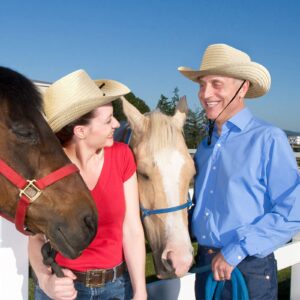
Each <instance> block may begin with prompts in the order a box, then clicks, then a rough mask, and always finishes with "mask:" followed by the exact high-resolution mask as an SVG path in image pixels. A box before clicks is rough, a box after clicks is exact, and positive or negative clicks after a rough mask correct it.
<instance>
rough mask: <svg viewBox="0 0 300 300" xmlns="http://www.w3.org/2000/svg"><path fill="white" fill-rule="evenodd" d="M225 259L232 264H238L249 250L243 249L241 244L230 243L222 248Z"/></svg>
mask: <svg viewBox="0 0 300 300" xmlns="http://www.w3.org/2000/svg"><path fill="white" fill-rule="evenodd" d="M221 253H222V254H223V256H224V258H225V260H226V261H227V263H229V264H230V265H231V266H233V267H235V266H237V265H238V264H239V263H240V262H241V261H242V260H243V259H244V258H245V257H246V256H247V252H246V251H245V250H243V249H242V247H241V246H240V244H229V245H227V246H226V247H223V248H222V250H221Z"/></svg>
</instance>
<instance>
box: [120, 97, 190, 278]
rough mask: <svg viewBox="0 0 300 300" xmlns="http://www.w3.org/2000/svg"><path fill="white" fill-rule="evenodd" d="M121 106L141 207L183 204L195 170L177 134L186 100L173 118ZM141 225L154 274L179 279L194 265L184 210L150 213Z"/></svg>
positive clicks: (126, 103) (185, 110)
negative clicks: (128, 129) (129, 132)
mask: <svg viewBox="0 0 300 300" xmlns="http://www.w3.org/2000/svg"><path fill="white" fill-rule="evenodd" d="M122 102H123V108H124V112H125V114H126V116H127V118H128V121H129V123H130V126H131V128H132V129H133V136H132V139H131V144H132V149H133V152H134V154H135V158H136V162H137V173H138V183H139V195H140V203H141V206H142V207H143V208H147V209H150V210H154V209H164V208H168V207H176V206H179V205H182V204H184V203H186V201H187V198H188V189H189V183H190V181H191V179H192V177H193V175H194V173H195V168H194V163H193V160H192V158H191V156H190V154H189V152H188V149H187V147H186V144H185V141H184V138H183V134H182V129H183V125H184V122H185V119H186V114H187V110H188V109H187V104H186V100H185V98H184V99H181V100H180V102H179V104H178V106H177V109H176V112H175V115H174V116H173V117H169V116H166V115H164V114H162V113H160V112H158V111H155V112H152V113H150V114H148V115H142V114H141V113H140V112H139V111H138V110H137V109H136V108H135V107H134V106H132V105H131V104H130V103H129V102H127V101H126V99H125V98H122ZM143 221H144V222H143V223H144V227H145V229H146V234H147V239H148V241H149V243H150V246H151V249H152V252H153V258H154V265H155V269H156V273H157V276H158V277H159V278H171V277H174V276H182V275H184V274H185V273H186V272H187V271H188V269H189V267H190V266H191V264H192V261H193V248H192V245H191V241H190V238H189V234H188V224H187V209H182V210H179V211H176V212H170V213H163V214H154V215H150V216H147V217H145V218H144V220H143Z"/></svg>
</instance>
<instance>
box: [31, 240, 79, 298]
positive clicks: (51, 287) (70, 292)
mask: <svg viewBox="0 0 300 300" xmlns="http://www.w3.org/2000/svg"><path fill="white" fill-rule="evenodd" d="M44 243H45V239H44V236H43V235H41V234H37V235H35V236H32V237H29V245H28V253H29V261H30V264H31V267H32V268H33V270H34V273H35V275H36V277H37V279H38V283H39V287H40V288H41V289H42V290H43V291H44V293H46V294H47V296H48V297H50V298H52V299H56V300H73V299H76V296H77V291H76V290H75V288H74V283H73V280H74V279H75V278H76V277H75V275H74V274H73V273H72V272H71V271H70V270H67V269H63V272H64V275H65V277H64V278H58V277H56V275H54V274H52V272H51V269H50V268H49V267H47V266H45V265H44V263H43V258H42V253H41V248H42V246H43V244H44Z"/></svg>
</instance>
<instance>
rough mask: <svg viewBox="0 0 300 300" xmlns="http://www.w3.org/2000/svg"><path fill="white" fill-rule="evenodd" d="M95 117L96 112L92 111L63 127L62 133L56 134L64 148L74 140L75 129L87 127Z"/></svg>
mask: <svg viewBox="0 0 300 300" xmlns="http://www.w3.org/2000/svg"><path fill="white" fill-rule="evenodd" d="M93 117H94V111H93V110H92V111H90V112H88V113H87V114H85V115H83V116H82V117H80V118H78V119H77V120H75V121H73V122H71V123H69V124H68V125H66V126H65V127H63V128H62V129H61V130H60V131H58V132H56V133H55V135H56V137H57V138H58V139H59V141H60V143H61V145H62V146H66V145H67V144H68V143H69V142H70V141H71V139H72V137H73V135H74V127H75V126H78V125H87V124H89V123H90V120H91V119H92V118H93Z"/></svg>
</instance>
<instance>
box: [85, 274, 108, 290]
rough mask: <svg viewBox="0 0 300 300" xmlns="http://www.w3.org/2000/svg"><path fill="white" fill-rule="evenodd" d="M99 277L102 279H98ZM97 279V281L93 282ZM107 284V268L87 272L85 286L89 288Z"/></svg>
mask: <svg viewBox="0 0 300 300" xmlns="http://www.w3.org/2000/svg"><path fill="white" fill-rule="evenodd" d="M98 278H99V279H100V278H101V280H99V281H98ZM93 281H97V283H95V282H93ZM104 284H105V270H95V271H93V270H91V271H87V272H86V281H85V286H86V287H89V288H97V287H103V286H104Z"/></svg>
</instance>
